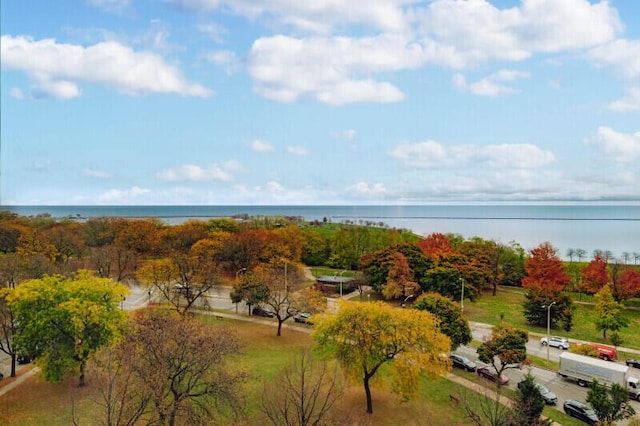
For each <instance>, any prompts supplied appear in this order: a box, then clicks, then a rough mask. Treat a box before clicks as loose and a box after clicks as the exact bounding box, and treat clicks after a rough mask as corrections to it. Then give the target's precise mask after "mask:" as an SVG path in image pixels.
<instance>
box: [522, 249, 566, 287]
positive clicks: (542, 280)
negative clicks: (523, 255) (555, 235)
mask: <svg viewBox="0 0 640 426" xmlns="http://www.w3.org/2000/svg"><path fill="white" fill-rule="evenodd" d="M525 269H526V272H527V276H526V277H525V278H524V279H523V280H522V286H523V287H524V288H526V289H529V290H532V291H536V292H543V293H547V294H549V295H555V294H557V293H558V292H560V291H563V290H564V289H565V288H566V286H567V284H568V283H569V276H568V275H567V274H566V272H565V269H564V264H563V262H562V261H561V260H560V258H559V257H558V255H557V252H556V249H555V248H554V247H553V246H552V245H551V244H550V243H542V244H540V245H539V246H538V247H536V248H534V249H532V250H531V257H529V259H527V262H526V264H525Z"/></svg>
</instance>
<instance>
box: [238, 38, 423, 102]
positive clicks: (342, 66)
mask: <svg viewBox="0 0 640 426" xmlns="http://www.w3.org/2000/svg"><path fill="white" fill-rule="evenodd" d="M420 51H421V48H420V47H419V46H417V45H407V44H406V43H405V41H404V40H403V39H402V38H399V37H395V36H389V35H380V36H377V37H366V38H360V39H353V38H348V37H331V38H322V37H313V38H307V39H297V38H293V37H288V36H282V35H279V36H273V37H262V38H259V39H258V40H256V41H255V42H254V43H253V45H252V47H251V52H250V53H249V58H248V71H249V74H250V75H251V76H252V77H253V79H254V81H255V89H256V91H257V92H258V93H259V94H261V95H262V96H264V97H266V98H268V99H272V100H276V101H280V102H293V101H295V100H298V99H299V98H303V97H308V98H311V99H315V100H317V101H320V102H324V103H327V104H330V105H343V104H348V103H354V102H382V103H385V102H397V101H400V100H403V99H404V94H403V93H402V92H401V91H400V89H398V88H397V87H395V86H394V85H393V84H391V83H389V82H385V81H377V80H375V79H374V78H372V77H371V75H373V74H377V73H383V72H388V71H397V70H401V69H410V68H416V67H418V66H419V65H421V64H422V63H423V59H422V55H421V54H420Z"/></svg>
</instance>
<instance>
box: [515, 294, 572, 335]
mask: <svg viewBox="0 0 640 426" xmlns="http://www.w3.org/2000/svg"><path fill="white" fill-rule="evenodd" d="M552 302H556V303H555V304H554V305H551V310H550V312H548V311H547V306H549V304H550V303H552ZM522 311H523V315H524V317H525V318H526V319H527V322H528V323H529V324H533V325H537V326H538V327H546V326H547V314H549V319H550V321H549V323H550V326H551V328H558V327H562V329H563V330H565V331H571V328H572V327H573V313H574V311H575V306H574V305H573V302H572V300H571V296H569V295H568V294H566V293H558V294H556V295H555V296H554V297H553V298H550V297H549V296H548V295H547V294H546V293H544V292H537V291H527V292H526V293H525V294H524V301H523V302H522Z"/></svg>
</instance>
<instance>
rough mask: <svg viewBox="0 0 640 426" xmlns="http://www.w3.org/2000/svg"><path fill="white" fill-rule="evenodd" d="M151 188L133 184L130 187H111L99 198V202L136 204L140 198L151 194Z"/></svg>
mask: <svg viewBox="0 0 640 426" xmlns="http://www.w3.org/2000/svg"><path fill="white" fill-rule="evenodd" d="M150 193H151V190H150V189H147V188H140V187H138V186H133V187H131V188H128V189H116V188H113V189H109V190H108V191H106V192H104V193H102V194H100V195H99V196H98V198H97V201H98V203H99V204H109V205H112V204H136V203H139V202H140V198H141V197H144V196H145V195H147V194H150Z"/></svg>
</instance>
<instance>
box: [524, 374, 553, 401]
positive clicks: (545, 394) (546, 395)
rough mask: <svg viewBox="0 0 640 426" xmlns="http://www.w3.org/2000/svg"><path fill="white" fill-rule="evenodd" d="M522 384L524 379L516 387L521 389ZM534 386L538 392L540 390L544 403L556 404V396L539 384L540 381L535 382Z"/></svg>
mask: <svg viewBox="0 0 640 426" xmlns="http://www.w3.org/2000/svg"><path fill="white" fill-rule="evenodd" d="M523 384H524V380H523V381H522V382H519V383H518V389H521V388H522V385H523ZM535 386H536V389H537V390H538V392H540V396H542V399H544V402H545V404H547V405H556V404H557V403H558V397H557V396H556V394H555V393H553V392H551V391H550V390H549V389H547V387H546V386H544V385H541V384H540V383H536V384H535Z"/></svg>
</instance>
